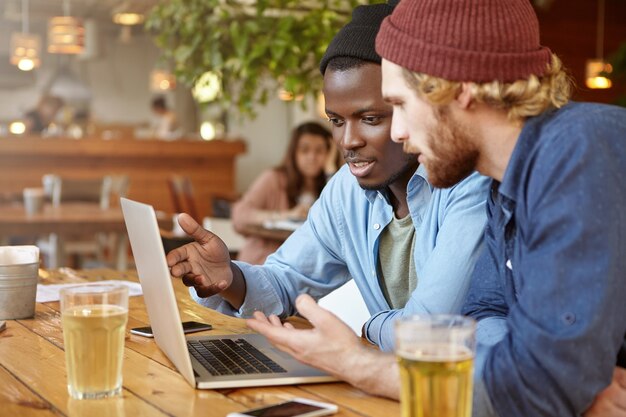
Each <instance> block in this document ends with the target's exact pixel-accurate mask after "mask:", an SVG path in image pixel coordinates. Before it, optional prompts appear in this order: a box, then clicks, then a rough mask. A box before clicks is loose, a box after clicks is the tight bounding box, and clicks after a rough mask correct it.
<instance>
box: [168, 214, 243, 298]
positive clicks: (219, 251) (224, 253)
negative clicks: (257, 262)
mask: <svg viewBox="0 0 626 417" xmlns="http://www.w3.org/2000/svg"><path fill="white" fill-rule="evenodd" d="M178 223H179V224H180V227H182V229H183V230H184V231H185V233H187V234H188V235H189V236H191V237H192V238H193V239H194V240H195V242H192V243H189V244H187V245H184V246H181V247H180V248H177V249H174V250H172V251H171V252H170V253H168V254H167V264H168V266H169V267H170V271H171V273H172V275H173V276H175V277H182V279H183V283H184V284H185V285H186V286H188V287H194V288H195V289H196V292H197V294H198V296H200V297H209V296H211V295H214V294H217V293H219V292H221V291H224V290H226V289H227V288H229V287H230V285H231V283H232V282H233V272H232V269H231V262H230V254H229V253H228V248H227V247H226V245H225V244H224V242H222V240H221V239H220V238H218V237H217V236H216V235H214V234H213V233H211V232H209V231H207V230H204V229H203V228H202V227H201V226H200V225H199V224H198V223H197V222H196V221H195V220H194V219H192V218H191V217H190V216H189V215H188V214H184V213H183V214H181V215H180V216H178Z"/></svg>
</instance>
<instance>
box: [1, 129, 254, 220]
mask: <svg viewBox="0 0 626 417" xmlns="http://www.w3.org/2000/svg"><path fill="white" fill-rule="evenodd" d="M245 150H246V145H245V143H244V142H243V141H241V140H236V141H223V140H214V141H210V142H203V141H197V140H196V141H191V140H176V141H169V142H168V141H159V140H134V139H118V140H102V139H80V140H74V139H68V138H47V139H44V138H38V137H21V138H20V137H17V138H15V137H12V138H0V191H1V192H2V193H4V194H5V195H6V194H10V193H14V194H15V195H17V196H20V195H21V192H22V189H23V188H24V187H41V178H42V176H43V175H44V174H51V173H53V174H58V175H61V176H66V177H73V178H93V177H98V176H102V175H106V174H123V175H128V177H129V179H130V189H129V192H128V197H129V198H132V199H136V200H140V201H143V202H146V203H149V204H152V205H153V206H154V207H155V208H156V209H157V210H164V211H168V212H173V210H174V209H173V205H172V202H171V199H170V195H169V190H168V187H167V179H168V178H169V177H170V176H171V175H184V176H187V177H189V178H190V179H191V181H192V184H193V187H194V194H195V198H196V205H197V208H198V212H199V215H201V216H205V215H210V214H211V209H210V205H211V197H212V196H213V195H222V196H224V195H226V196H228V195H234V194H235V193H236V189H235V157H236V156H237V155H239V154H241V153H244V152H245Z"/></svg>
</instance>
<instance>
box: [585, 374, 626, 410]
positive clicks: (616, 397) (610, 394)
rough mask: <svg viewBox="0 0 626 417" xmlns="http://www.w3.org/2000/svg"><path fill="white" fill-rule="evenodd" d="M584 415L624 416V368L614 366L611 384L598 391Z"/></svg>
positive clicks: (625, 375) (625, 389) (625, 394)
mask: <svg viewBox="0 0 626 417" xmlns="http://www.w3.org/2000/svg"><path fill="white" fill-rule="evenodd" d="M583 416H584V417H626V369H624V368H620V367H616V368H615V370H614V371H613V380H612V381H611V385H609V386H608V387H606V388H605V389H604V390H603V391H602V392H600V393H599V394H598V395H597V396H596V398H595V400H594V401H593V404H591V407H589V409H587V411H585V414H583Z"/></svg>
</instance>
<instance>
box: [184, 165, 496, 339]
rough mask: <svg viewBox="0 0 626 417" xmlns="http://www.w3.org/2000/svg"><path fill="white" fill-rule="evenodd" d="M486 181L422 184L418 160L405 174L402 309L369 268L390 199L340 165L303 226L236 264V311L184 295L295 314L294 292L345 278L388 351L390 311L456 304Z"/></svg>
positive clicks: (475, 239)
mask: <svg viewBox="0 0 626 417" xmlns="http://www.w3.org/2000/svg"><path fill="white" fill-rule="evenodd" d="M489 182H490V181H489V180H488V179H487V178H486V177H482V176H480V175H478V174H476V173H474V174H472V175H471V176H470V177H468V178H467V179H466V180H464V181H463V182H461V183H459V184H458V185H456V186H455V187H452V188H449V189H445V190H440V189H434V188H433V187H432V186H431V185H430V184H429V183H428V181H427V179H426V174H425V170H424V168H423V167H420V168H418V170H417V172H416V174H415V175H413V177H412V178H411V180H410V181H409V184H408V188H407V191H408V202H409V210H410V214H411V218H412V220H413V224H414V226H415V249H414V262H415V270H416V273H417V288H416V289H415V291H413V293H412V294H411V297H410V299H409V301H408V302H407V304H406V306H405V308H404V309H400V310H393V309H391V308H390V306H389V304H388V303H387V301H386V300H385V297H384V295H383V292H382V290H381V288H380V283H379V279H378V274H377V265H378V243H379V238H380V235H381V233H382V231H383V229H384V228H385V227H386V226H387V224H389V222H391V220H392V217H393V209H392V206H391V205H390V204H389V202H388V200H387V196H385V195H384V194H383V193H380V192H377V191H366V190H363V189H362V188H361V187H360V186H359V184H358V182H357V180H356V178H355V177H354V176H353V175H352V174H351V173H350V171H349V170H348V167H344V168H342V169H341V170H340V171H339V172H338V173H337V174H335V175H334V176H333V178H332V179H331V180H330V182H329V183H328V184H327V185H326V187H325V189H324V191H323V192H322V195H321V196H320V198H319V199H318V201H317V202H316V203H315V204H314V205H313V207H312V208H311V210H310V211H309V216H308V219H307V221H306V222H305V223H304V225H303V226H301V227H300V228H299V229H298V230H296V231H295V232H294V233H293V234H292V235H291V236H290V237H289V239H287V241H286V242H285V243H284V244H283V245H282V246H281V247H280V248H279V249H278V251H277V252H276V253H274V254H272V255H270V256H269V257H268V259H267V261H266V262H265V264H264V265H262V266H252V265H248V264H245V263H241V262H238V263H237V265H238V266H239V267H240V268H241V270H242V272H243V274H244V276H245V279H246V286H247V293H246V297H245V300H244V303H243V305H242V306H241V308H240V309H239V310H238V311H236V310H234V309H233V308H232V306H231V305H230V304H228V303H227V302H226V301H224V300H223V299H222V298H221V297H219V296H213V297H210V298H205V299H199V298H198V297H197V296H196V294H195V290H193V288H192V289H191V294H192V296H193V297H194V298H195V299H196V300H197V301H198V302H200V303H201V304H203V305H205V306H208V307H211V308H214V309H217V310H219V311H221V312H223V313H226V314H231V315H235V316H240V317H249V316H251V315H252V313H253V312H254V311H255V310H259V311H263V312H264V313H266V314H270V313H272V314H277V315H279V316H281V317H285V316H288V315H291V314H294V313H295V308H294V301H295V298H296V297H297V295H298V294H301V293H308V294H310V295H311V296H312V297H313V298H315V299H319V298H321V297H322V296H324V295H326V294H328V293H329V292H331V291H332V290H334V289H336V288H338V287H340V286H341V285H342V284H344V283H345V282H347V281H348V280H350V279H351V278H353V279H354V280H355V283H356V285H357V286H358V288H359V290H360V292H361V294H362V295H363V299H364V301H365V304H366V305H367V308H368V309H369V312H370V314H372V317H371V318H370V319H369V320H368V321H367V323H366V325H365V330H366V336H367V338H368V339H369V340H370V341H371V342H373V343H375V344H377V345H379V346H380V347H381V348H382V349H383V350H391V349H393V345H394V343H393V321H394V320H395V318H397V317H400V316H403V315H407V314H414V313H438V312H449V313H450V312H452V313H454V312H456V313H458V312H459V311H460V310H461V307H462V305H463V301H464V300H465V296H466V294H467V289H468V287H469V279H470V277H471V272H472V270H473V268H474V265H475V263H476V260H477V259H478V255H479V252H480V251H481V249H482V234H483V230H484V226H485V220H486V217H485V202H486V199H487V194H488V189H489Z"/></svg>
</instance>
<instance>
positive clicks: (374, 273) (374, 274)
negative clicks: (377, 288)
mask: <svg viewBox="0 0 626 417" xmlns="http://www.w3.org/2000/svg"><path fill="white" fill-rule="evenodd" d="M372 276H373V277H375V276H376V271H374V270H373V269H372Z"/></svg>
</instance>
